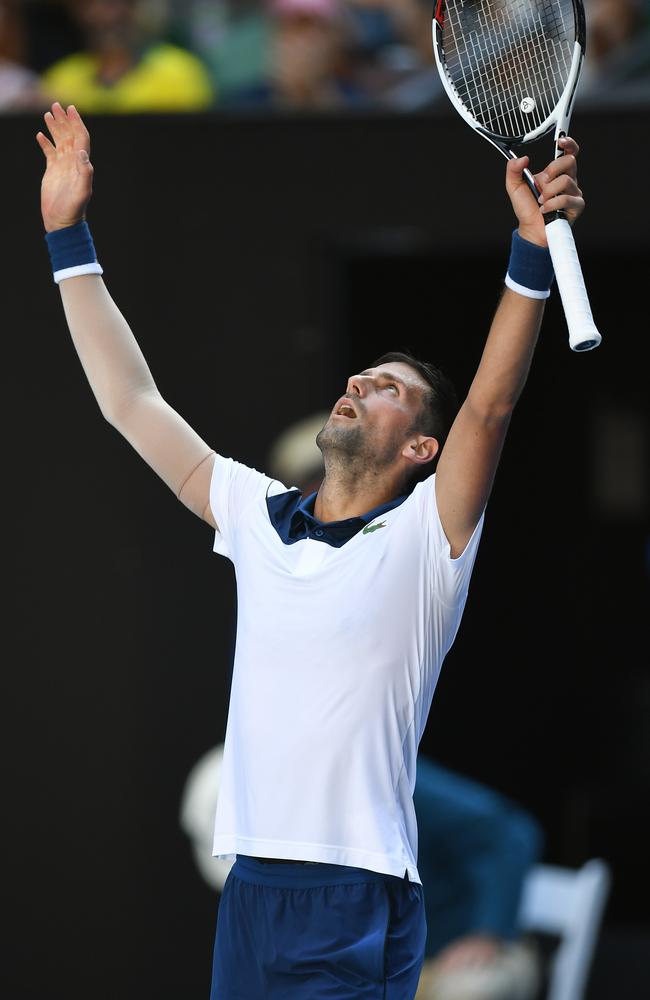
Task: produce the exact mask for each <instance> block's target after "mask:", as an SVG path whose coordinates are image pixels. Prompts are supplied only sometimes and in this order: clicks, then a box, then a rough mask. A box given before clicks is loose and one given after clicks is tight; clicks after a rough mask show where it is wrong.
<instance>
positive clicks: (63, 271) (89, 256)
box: [45, 222, 104, 285]
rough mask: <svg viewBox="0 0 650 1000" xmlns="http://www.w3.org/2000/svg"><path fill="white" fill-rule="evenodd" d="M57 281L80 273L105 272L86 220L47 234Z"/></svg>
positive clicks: (46, 237) (46, 238)
mask: <svg viewBox="0 0 650 1000" xmlns="http://www.w3.org/2000/svg"><path fill="white" fill-rule="evenodd" d="M45 241H46V243H47V248H48V250H49V252H50V261H51V262H52V272H53V275H54V280H55V282H56V283H57V285H58V283H59V282H60V281H63V280H64V279H65V278H76V277H77V275H79V274H103V273H104V272H103V270H102V268H101V266H100V265H99V263H98V261H97V254H96V253H95V245H94V243H93V238H92V236H91V235H90V229H89V228H88V224H87V223H86V222H77V223H75V225H74V226H66V228H65V229H55V230H54V232H51V233H46V234H45Z"/></svg>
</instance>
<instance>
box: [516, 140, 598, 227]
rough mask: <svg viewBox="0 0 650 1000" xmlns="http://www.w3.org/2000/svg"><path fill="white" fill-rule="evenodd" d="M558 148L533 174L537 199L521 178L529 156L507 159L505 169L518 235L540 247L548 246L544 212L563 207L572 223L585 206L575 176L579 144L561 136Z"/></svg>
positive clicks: (576, 176)
mask: <svg viewBox="0 0 650 1000" xmlns="http://www.w3.org/2000/svg"><path fill="white" fill-rule="evenodd" d="M560 147H561V149H562V150H563V154H562V156H559V157H558V158H557V160H551V162H550V163H549V164H548V166H546V167H545V168H544V169H543V170H542V171H541V172H540V173H539V174H535V183H536V184H537V187H538V188H539V190H540V195H539V199H538V201H537V202H536V201H535V197H534V195H533V193H532V191H531V190H530V188H529V187H528V184H527V183H526V181H525V180H524V177H523V170H524V168H525V167H527V166H528V163H529V159H528V157H527V156H520V157H519V158H518V159H516V160H509V161H508V166H507V168H506V191H507V192H508V195H509V196H510V201H511V202H512V207H513V208H514V210H515V215H516V216H517V219H518V220H519V235H520V236H521V237H523V239H525V240H529V241H530V242H531V243H536V244H537V245H538V246H541V247H545V246H548V243H547V241H546V231H545V225H544V215H545V214H546V213H547V212H557V211H558V210H559V209H562V211H564V212H566V215H567V218H568V220H569V222H570V223H571V224H573V223H574V222H575V220H576V219H577V218H578V216H579V215H581V214H582V212H583V210H584V207H585V202H584V198H583V197H582V191H581V190H580V188H579V187H578V179H577V178H578V164H577V159H576V158H577V156H578V153H579V151H580V147H579V146H578V143H577V142H576V141H575V139H571V138H570V136H567V137H566V138H565V139H560Z"/></svg>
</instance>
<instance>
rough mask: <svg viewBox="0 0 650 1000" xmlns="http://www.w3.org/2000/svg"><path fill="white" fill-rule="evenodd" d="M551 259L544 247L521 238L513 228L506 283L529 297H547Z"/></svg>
mask: <svg viewBox="0 0 650 1000" xmlns="http://www.w3.org/2000/svg"><path fill="white" fill-rule="evenodd" d="M553 278H554V274H553V261H552V260H551V255H550V253H549V251H548V250H547V249H546V248H545V247H538V246H537V244H536V243H530V242H529V241H528V240H524V239H522V237H521V236H520V235H519V233H518V232H517V230H516V229H515V230H514V232H513V234H512V244H511V249H510V260H509V262H508V273H507V274H506V279H505V280H506V285H507V286H508V288H512V290H513V291H515V292H519V294H520V295H526V296H527V297H528V298H530V299H547V298H548V297H549V295H550V294H551V285H552V284H553Z"/></svg>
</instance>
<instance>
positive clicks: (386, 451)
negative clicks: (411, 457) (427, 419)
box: [316, 419, 396, 478]
mask: <svg viewBox="0 0 650 1000" xmlns="http://www.w3.org/2000/svg"><path fill="white" fill-rule="evenodd" d="M350 423H351V424H352V423H353V421H352V420H350ZM316 444H317V445H318V447H319V448H320V451H321V454H322V456H323V462H324V464H325V470H326V472H327V473H329V474H330V475H331V474H332V473H334V472H336V473H337V474H338V475H339V476H344V477H346V478H347V477H351V476H354V477H355V478H360V477H361V476H367V475H373V476H376V475H377V473H378V472H381V471H382V470H383V469H385V468H387V467H388V466H389V465H391V464H392V463H393V462H394V461H395V451H396V442H393V441H391V442H383V444H382V445H379V444H378V443H377V442H373V441H371V440H370V439H369V435H368V433H367V432H366V431H364V428H363V427H362V426H360V425H357V426H346V425H341V426H337V425H336V424H334V423H333V422H332V420H331V419H330V420H328V422H327V423H326V424H325V426H324V427H323V429H322V430H320V431H319V432H318V434H317V435H316Z"/></svg>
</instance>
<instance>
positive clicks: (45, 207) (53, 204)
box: [36, 103, 93, 233]
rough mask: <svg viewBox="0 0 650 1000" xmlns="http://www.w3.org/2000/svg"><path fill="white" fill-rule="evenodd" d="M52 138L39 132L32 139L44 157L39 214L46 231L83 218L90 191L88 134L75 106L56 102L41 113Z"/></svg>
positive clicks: (91, 175) (91, 179) (91, 181)
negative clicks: (65, 107) (63, 105)
mask: <svg viewBox="0 0 650 1000" xmlns="http://www.w3.org/2000/svg"><path fill="white" fill-rule="evenodd" d="M44 120H45V124H46V126H47V128H48V131H49V133H50V135H51V137H52V139H51V140H50V139H48V138H47V136H46V135H44V134H43V132H39V133H38V135H37V136H36V141H37V142H38V144H39V146H40V147H41V149H42V150H43V153H44V155H45V160H46V167H45V173H44V175H43V181H42V183H41V214H42V216H43V223H44V225H45V229H46V231H47V232H48V233H50V232H52V231H53V230H54V229H63V228H65V227H66V226H73V225H74V224H75V223H76V222H80V221H81V219H83V218H84V215H85V211H86V206H87V204H88V202H89V200H90V196H91V194H92V183H93V167H92V164H91V162H90V158H89V154H90V136H89V134H88V130H87V128H86V126H85V125H84V123H83V121H82V119H81V116H80V114H79V112H78V111H77V109H76V108H75V107H74V106H73V105H71V106H70V107H69V108H68V109H67V111H64V109H63V108H62V107H61V105H60V104H59V103H55V104H53V105H52V110H51V111H48V112H46V114H45V116H44Z"/></svg>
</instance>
